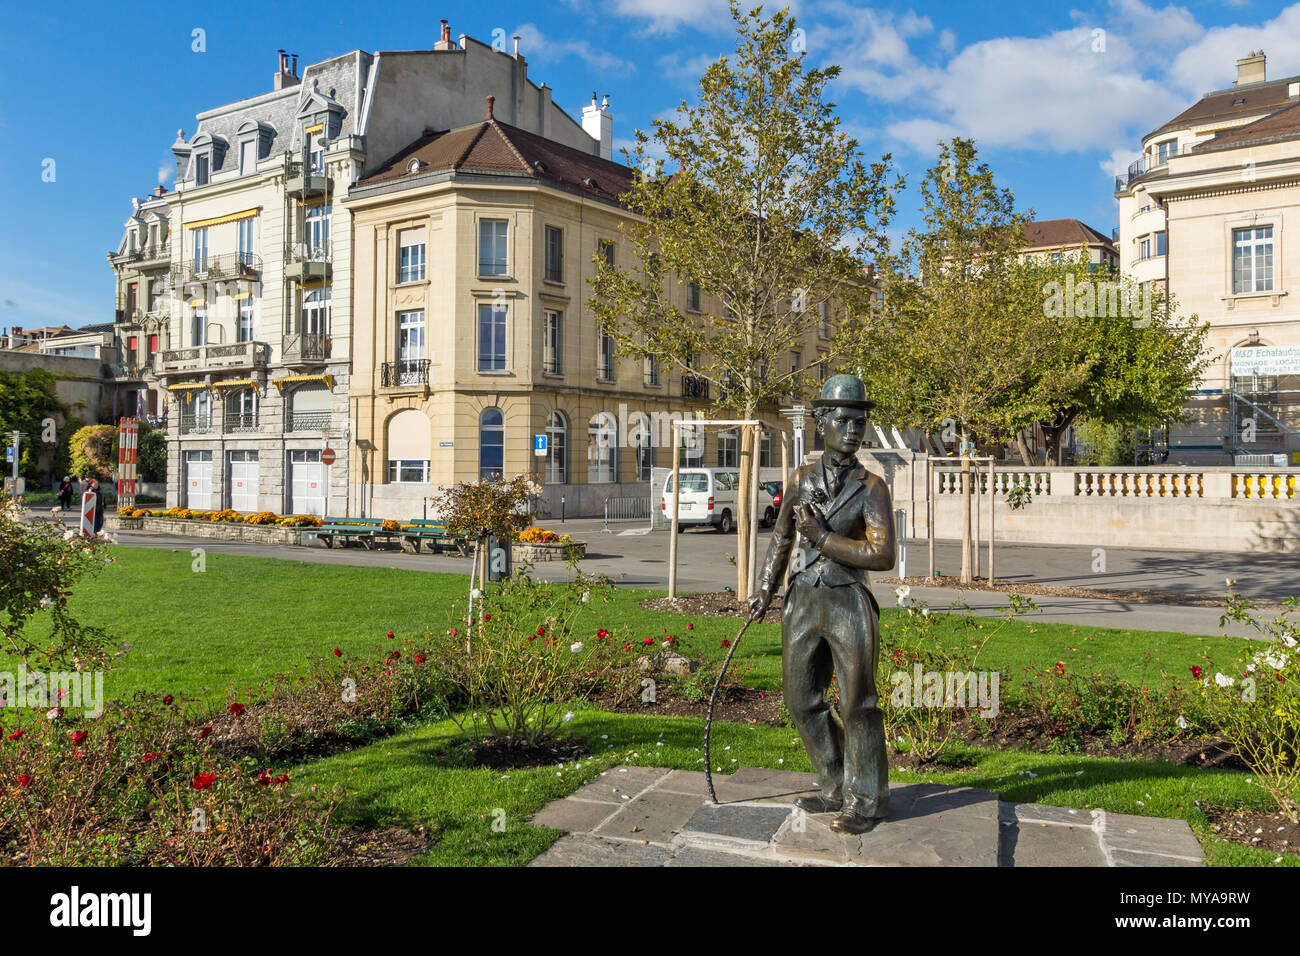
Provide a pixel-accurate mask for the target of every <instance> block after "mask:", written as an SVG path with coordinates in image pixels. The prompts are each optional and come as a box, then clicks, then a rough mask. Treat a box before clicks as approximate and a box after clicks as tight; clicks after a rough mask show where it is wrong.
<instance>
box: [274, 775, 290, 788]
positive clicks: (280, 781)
mask: <svg viewBox="0 0 1300 956" xmlns="http://www.w3.org/2000/svg"><path fill="white" fill-rule="evenodd" d="M288 782H289V775H288V774H287V773H282V774H280V776H278V777H276V778H275V785H276V786H277V787H282V786H284V785H285V784H286V783H288Z"/></svg>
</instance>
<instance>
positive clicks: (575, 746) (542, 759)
mask: <svg viewBox="0 0 1300 956" xmlns="http://www.w3.org/2000/svg"><path fill="white" fill-rule="evenodd" d="M464 753H465V754H466V756H467V757H468V758H469V759H470V760H471V761H472V762H473V764H474V765H475V766H477V767H489V768H491V769H493V770H527V769H530V768H533V767H551V766H554V765H555V764H557V763H567V762H568V761H571V760H579V759H581V758H583V757H589V756H591V751H590V750H588V749H587V747H586V746H585V745H584V744H582V743H579V742H578V741H574V740H552V741H549V742H547V743H540V744H527V743H523V742H518V741H511V740H505V739H503V738H489V739H486V740H483V741H480V742H479V743H478V744H476V745H475V746H473V747H469V748H467V749H466V750H465V751H464Z"/></svg>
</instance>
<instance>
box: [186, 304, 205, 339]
mask: <svg viewBox="0 0 1300 956" xmlns="http://www.w3.org/2000/svg"><path fill="white" fill-rule="evenodd" d="M190 344H191V345H194V346H199V345H207V344H208V310H207V307H206V306H202V305H196V306H195V307H194V315H193V317H192V318H191V320H190Z"/></svg>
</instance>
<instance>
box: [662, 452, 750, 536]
mask: <svg viewBox="0 0 1300 956" xmlns="http://www.w3.org/2000/svg"><path fill="white" fill-rule="evenodd" d="M681 476H682V490H681V492H680V493H679V494H678V500H677V527H678V530H681V529H682V528H687V527H691V526H693V525H702V524H711V525H713V526H714V527H715V528H717V529H718V530H719V531H721V532H722V533H723V534H730V533H731V532H732V531H735V530H736V487H737V486H738V485H739V484H740V472H739V471H736V470H733V469H730V468H683V469H681ZM659 508H660V511H661V512H662V514H663V518H664V524H669V525H670V524H672V520H673V474H672V472H669V473H668V476H667V477H666V478H664V490H663V495H662V498H661V500H660V503H659Z"/></svg>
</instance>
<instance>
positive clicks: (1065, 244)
mask: <svg viewBox="0 0 1300 956" xmlns="http://www.w3.org/2000/svg"><path fill="white" fill-rule="evenodd" d="M1024 234H1025V246H1024V248H1023V249H1022V250H1021V252H1020V258H1021V260H1022V261H1028V260H1030V259H1035V260H1038V261H1042V262H1047V261H1050V260H1056V259H1060V258H1061V257H1062V256H1074V255H1079V254H1080V253H1082V254H1083V255H1084V257H1085V258H1086V259H1087V261H1088V263H1089V264H1090V265H1093V266H1095V267H1096V268H1097V269H1099V270H1102V271H1105V270H1108V269H1118V268H1119V252H1118V250H1116V248H1115V243H1114V241H1113V240H1112V239H1111V238H1110V237H1109V236H1107V235H1105V234H1104V233H1101V232H1098V231H1097V230H1096V229H1093V228H1092V226H1089V225H1088V224H1087V223H1085V222H1082V221H1080V220H1078V219H1040V220H1036V221H1035V222H1029V223H1025V228H1024Z"/></svg>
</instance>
